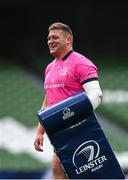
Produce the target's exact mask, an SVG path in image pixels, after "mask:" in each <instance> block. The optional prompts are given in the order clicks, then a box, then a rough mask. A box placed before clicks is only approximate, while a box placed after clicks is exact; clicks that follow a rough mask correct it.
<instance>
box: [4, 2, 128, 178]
mask: <svg viewBox="0 0 128 180" xmlns="http://www.w3.org/2000/svg"><path fill="white" fill-rule="evenodd" d="M127 9H128V3H127V1H119V2H114V1H111V2H109V1H101V2H100V1H91V0H90V1H82V0H81V1H74V2H70V1H51V2H50V1H45V0H44V1H39V0H0V178H1V179H2V178H5V179H9V178H17V179H30V178H32V179H34V178H36V179H38V178H42V179H47V178H48V179H49V178H50V177H52V173H51V170H50V162H51V157H52V153H53V150H52V147H51V145H50V144H49V142H48V141H47V137H46V142H44V152H43V153H39V152H36V151H35V150H34V147H33V141H34V137H35V134H36V125H37V123H38V120H37V117H36V112H37V110H39V109H40V107H41V105H42V100H43V97H44V89H43V80H44V69H45V67H46V65H47V64H48V63H49V62H51V61H52V59H53V58H52V57H51V56H50V55H49V50H48V47H47V35H48V34H47V29H48V27H49V25H50V24H51V23H53V22H57V21H61V22H63V23H66V24H68V25H69V26H70V27H71V28H72V30H73V34H74V50H76V51H79V52H80V53H82V54H83V55H85V56H86V57H87V58H89V59H91V60H92V61H93V62H94V64H96V65H97V67H98V69H99V80H100V85H101V88H102V91H103V95H104V98H103V103H102V105H101V106H100V107H99V108H98V109H97V111H96V113H97V116H99V121H100V123H101V125H102V127H103V129H104V131H105V133H106V135H107V137H108V140H109V142H110V144H111V146H112V148H113V150H114V152H115V154H116V156H117V158H118V161H119V163H120V165H121V167H122V169H123V171H124V172H125V175H126V176H127V174H128V141H127V139H128V78H127V77H128V43H127V42H128V11H127Z"/></svg>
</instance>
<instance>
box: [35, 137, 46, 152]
mask: <svg viewBox="0 0 128 180" xmlns="http://www.w3.org/2000/svg"><path fill="white" fill-rule="evenodd" d="M43 139H44V138H43V135H42V134H37V135H36V138H35V141H34V148H35V150H36V151H43V149H42V146H43Z"/></svg>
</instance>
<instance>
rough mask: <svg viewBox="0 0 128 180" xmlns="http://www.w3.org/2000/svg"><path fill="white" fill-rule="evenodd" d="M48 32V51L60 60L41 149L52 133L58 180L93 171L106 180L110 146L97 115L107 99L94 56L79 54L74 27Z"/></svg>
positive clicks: (49, 91) (50, 76)
mask: <svg viewBox="0 0 128 180" xmlns="http://www.w3.org/2000/svg"><path fill="white" fill-rule="evenodd" d="M48 32H49V33H48V47H49V50H50V54H51V55H53V56H54V58H55V59H54V60H53V61H52V62H51V63H50V64H48V66H47V67H46V70H45V82H44V88H45V98H44V102H43V105H42V108H41V109H44V108H47V109H45V110H43V111H42V110H41V111H40V112H38V117H39V119H40V122H39V124H38V127H37V135H36V138H35V141H34V146H35V149H36V150H37V151H42V149H41V147H40V146H42V145H43V135H44V132H45V131H46V133H47V134H48V136H49V138H50V141H51V143H52V145H53V146H54V148H55V153H54V155H53V160H52V169H53V175H54V179H66V178H72V177H73V178H75V179H76V178H79V176H82V177H83V176H84V174H85V173H86V174H88V172H90V171H93V174H95V178H97V177H98V178H100V176H99V175H97V172H99V171H98V170H97V169H99V170H100V169H103V168H102V167H101V166H103V167H105V166H107V165H106V164H108V162H109V160H108V154H109V153H110V148H109V151H108V150H107V152H106V153H107V154H104V151H103V149H104V148H105V147H106V146H104V144H107V143H106V141H105V137H104V134H103V132H102V130H101V128H100V126H99V124H98V122H97V120H96V117H95V115H94V113H93V112H94V111H95V109H96V108H97V107H98V106H99V105H100V103H101V97H102V92H101V88H100V85H99V81H98V72H97V68H96V66H95V65H94V64H93V63H92V62H91V61H90V60H89V59H88V58H86V57H85V56H83V55H82V54H80V53H78V52H76V51H74V50H73V34H72V31H71V28H70V27H69V26H67V25H66V24H63V23H60V22H57V23H53V24H52V25H50V27H49V29H48ZM80 92H82V94H81V93H80ZM83 92H86V94H85V93H84V94H83ZM76 94H77V96H76ZM78 94H79V95H78ZM68 98H69V99H68ZM77 98H78V99H77ZM81 98H82V100H81ZM85 99H86V100H85ZM76 100H77V103H76ZM65 101H66V102H65ZM58 103H59V104H58ZM65 103H66V104H65ZM95 127H97V128H96V129H95ZM98 130H99V131H98ZM80 132H81V133H82V134H79V133H80ZM95 132H96V134H95ZM99 135H100V136H99ZM101 136H103V137H102V138H103V139H102V138H101ZM85 137H86V139H85ZM74 145H75V146H74ZM81 156H83V157H82V158H81ZM81 159H83V160H82V161H81ZM85 160H86V162H85ZM73 167H75V170H74V171H72V169H73ZM107 167H108V166H107ZM110 168H111V167H110ZM88 169H89V170H88ZM69 170H70V173H69ZM65 172H66V173H65ZM71 172H72V173H73V174H72V173H71ZM95 172H96V173H95ZM74 173H75V174H74ZM99 174H100V173H99ZM67 176H68V177H67ZM87 177H91V176H90V175H89V176H87ZM102 177H103V176H102ZM116 177H117V176H116Z"/></svg>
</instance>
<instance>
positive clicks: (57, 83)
mask: <svg viewBox="0 0 128 180" xmlns="http://www.w3.org/2000/svg"><path fill="white" fill-rule="evenodd" d="M97 79H98V73H97V68H96V66H95V65H94V64H93V63H92V62H91V61H90V60H89V59H87V58H86V57H84V56H83V55H81V54H80V53H77V52H75V51H73V50H72V51H70V52H68V53H67V54H66V56H65V57H64V58H63V59H62V60H56V59H55V60H53V61H52V62H51V63H50V64H49V65H48V66H47V68H46V70H45V82H44V88H45V93H46V97H47V105H48V106H51V105H54V104H56V103H58V102H60V101H62V100H64V99H66V98H68V97H69V96H72V95H74V94H76V93H77V92H79V91H81V90H83V87H82V85H83V84H85V83H87V82H89V81H92V80H97Z"/></svg>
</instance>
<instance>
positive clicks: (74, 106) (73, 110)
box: [37, 92, 93, 133]
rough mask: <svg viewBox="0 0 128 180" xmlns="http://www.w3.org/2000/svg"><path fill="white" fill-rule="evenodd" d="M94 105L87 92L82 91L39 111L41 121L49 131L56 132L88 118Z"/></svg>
mask: <svg viewBox="0 0 128 180" xmlns="http://www.w3.org/2000/svg"><path fill="white" fill-rule="evenodd" d="M92 112H93V107H92V105H91V103H90V101H89V99H88V97H87V95H86V94H85V92H80V93H78V94H76V95H74V96H71V97H69V98H67V99H65V100H64V101H62V102H60V103H57V104H56V105H54V106H52V107H49V108H47V109H45V110H41V111H39V112H38V113H37V115H38V117H39V120H40V123H41V124H42V125H43V126H44V127H45V128H46V130H47V132H49V133H54V132H57V131H60V130H61V129H64V128H66V127H69V126H72V125H74V124H76V123H77V122H80V121H82V120H83V119H85V118H87V117H88V116H89V115H91V113H92Z"/></svg>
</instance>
